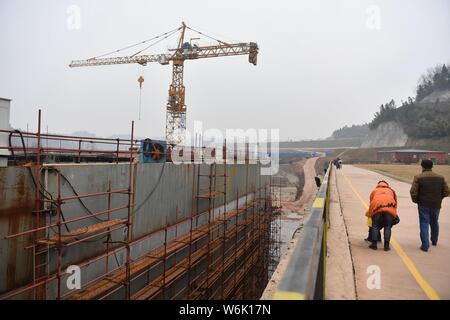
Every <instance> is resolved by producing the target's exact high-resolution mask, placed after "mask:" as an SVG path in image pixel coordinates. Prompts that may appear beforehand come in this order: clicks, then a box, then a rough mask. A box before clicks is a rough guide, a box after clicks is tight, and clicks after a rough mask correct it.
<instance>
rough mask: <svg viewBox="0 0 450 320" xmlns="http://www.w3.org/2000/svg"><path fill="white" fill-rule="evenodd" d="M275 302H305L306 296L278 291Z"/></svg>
mask: <svg viewBox="0 0 450 320" xmlns="http://www.w3.org/2000/svg"><path fill="white" fill-rule="evenodd" d="M273 298H274V300H305V295H304V294H303V293H299V292H288V291H277V292H275V295H274V296H273Z"/></svg>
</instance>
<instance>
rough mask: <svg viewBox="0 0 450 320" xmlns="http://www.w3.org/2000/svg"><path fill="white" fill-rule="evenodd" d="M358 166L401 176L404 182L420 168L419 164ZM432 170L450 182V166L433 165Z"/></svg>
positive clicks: (419, 170)
mask: <svg viewBox="0 0 450 320" xmlns="http://www.w3.org/2000/svg"><path fill="white" fill-rule="evenodd" d="M355 166H356V167H358V168H362V169H368V170H371V171H375V172H378V173H387V174H390V175H394V176H396V177H399V178H401V180H403V181H405V182H410V183H411V182H412V181H413V178H414V176H415V175H417V174H420V173H421V172H422V169H421V167H420V165H415V164H410V165H408V164H358V165H355ZM433 171H434V172H436V173H438V174H440V175H443V176H444V177H445V180H446V181H447V183H450V166H449V165H437V166H434V167H433Z"/></svg>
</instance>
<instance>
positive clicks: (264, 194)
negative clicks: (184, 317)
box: [0, 110, 281, 300]
mask: <svg viewBox="0 0 450 320" xmlns="http://www.w3.org/2000/svg"><path fill="white" fill-rule="evenodd" d="M42 135H43V134H42V133H41V111H40V110H39V115H38V130H37V133H36V134H32V133H28V132H27V133H26V136H27V137H35V138H36V139H37V147H36V148H29V149H27V151H30V150H31V151H33V150H34V151H35V152H36V163H35V165H34V168H33V169H34V171H35V173H34V175H35V177H36V178H37V181H38V183H37V185H36V190H35V211H34V213H35V219H33V221H34V222H33V228H32V229H30V230H26V231H22V232H20V233H16V234H12V235H8V236H7V238H8V239H10V240H11V239H14V238H17V237H19V236H24V235H32V236H33V239H34V245H32V246H29V247H28V248H32V249H33V257H34V258H33V261H34V263H33V265H34V266H33V269H34V271H33V282H32V283H31V284H28V285H25V286H23V287H20V288H17V289H15V290H13V291H12V292H8V293H6V294H4V295H2V296H0V300H1V299H11V298H14V297H16V296H18V295H20V294H23V293H26V292H28V291H32V292H34V297H35V299H46V288H47V285H48V284H49V283H50V282H52V281H56V283H57V294H56V299H58V300H60V299H83V298H97V299H107V298H109V297H111V296H112V295H113V294H114V293H116V292H117V291H119V290H121V289H122V288H123V289H124V291H125V298H126V299H153V298H157V297H161V296H162V298H164V299H167V298H169V299H172V298H178V297H182V298H188V299H199V298H203V299H237V298H240V299H256V298H259V295H260V294H261V293H262V291H263V289H264V286H263V284H265V282H266V281H265V280H264V279H266V280H268V279H267V277H268V275H267V273H268V270H269V263H270V261H271V260H270V257H269V255H270V254H271V252H273V250H271V249H270V246H271V245H273V243H272V242H273V237H272V235H271V234H269V233H272V232H274V229H273V228H272V227H271V222H272V221H273V219H274V215H273V213H274V212H276V210H277V208H276V207H274V206H273V203H272V199H271V198H272V196H273V187H274V186H273V184H272V179H270V182H269V183H266V184H264V185H261V180H259V186H258V188H255V187H253V188H252V191H249V185H248V181H249V167H248V163H249V160H250V154H249V147H248V144H246V151H245V153H246V155H245V160H246V162H245V163H246V173H245V175H246V176H245V192H241V193H240V192H239V189H237V192H236V206H235V208H234V209H232V210H230V211H229V210H228V209H227V201H228V197H227V191H228V175H227V158H228V156H227V149H226V141H225V143H224V149H223V153H224V166H223V168H224V169H223V174H218V173H217V166H216V165H210V166H209V168H208V169H209V173H208V174H206V175H205V174H202V173H201V165H200V164H188V165H192V166H193V179H192V192H193V194H192V196H193V198H195V199H194V201H192V208H191V209H192V210H191V214H190V216H189V217H184V218H183V219H179V214H178V207H177V208H176V219H175V223H173V224H170V223H169V221H168V219H167V217H166V224H165V226H164V228H161V229H158V230H155V231H153V232H150V233H148V234H145V235H143V236H141V237H140V238H139V239H133V235H132V225H133V208H134V198H135V190H134V189H135V185H136V163H134V153H135V152H136V151H135V148H134V147H133V146H134V142H135V141H134V122H132V124H131V139H130V140H122V142H120V141H119V139H117V140H115V142H114V143H116V144H117V149H116V150H115V151H109V153H111V154H115V155H116V159H117V162H118V159H119V153H122V154H124V153H125V151H120V152H119V146H120V145H128V146H129V150H128V151H127V152H126V153H127V154H128V157H127V158H128V160H129V176H128V188H127V189H113V187H112V185H111V181H109V182H108V188H107V190H106V191H102V192H95V193H88V194H80V195H77V196H63V195H62V191H61V172H59V171H58V170H57V171H56V173H57V174H56V178H57V179H56V181H57V197H56V199H55V200H49V199H45V198H43V197H42V191H43V190H42V184H41V182H40V179H41V170H42V167H43V164H42V161H41V157H42V155H45V154H48V152H49V151H54V150H55V148H47V149H45V148H42V146H41V137H42ZM45 137H50V138H51V139H57V138H58V136H56V135H48V134H47V135H45ZM72 138H73V139H78V140H77V141H79V149H78V150H76V152H77V155H78V159H80V157H81V155H82V154H83V152H84V150H82V149H81V145H82V143H81V141H82V138H81V137H63V140H70V139H72ZM89 139H91V140H92V138H89ZM100 140H103V141H104V142H105V143H110V144H111V143H112V140H113V139H98V141H100ZM124 141H127V142H126V143H124ZM96 143H100V142H96ZM17 150H22V151H24V150H23V148H17ZM57 150H58V151H59V152H61V153H63V152H68V151H73V150H75V149H64V148H60V149H57ZM91 151H92V150H88V152H91ZM237 152H238V151H237V148H236V149H235V154H234V157H236V155H237ZM202 177H206V178H208V179H207V180H208V188H207V192H206V193H202V191H203V190H202V188H201V178H202ZM220 178H223V183H222V185H223V191H217V183H218V182H217V181H218V179H220ZM260 179H261V178H260ZM195 189H196V190H197V193H196V194H195V193H194V192H195ZM268 191H269V192H268ZM280 192H281V189H280ZM114 194H123V195H127V196H128V197H127V199H128V200H127V204H126V205H124V206H120V207H117V208H112V207H111V202H112V196H113V195H114ZM250 194H252V195H253V197H252V200H251V201H249V199H248V197H249V195H250ZM268 194H269V195H270V199H269V198H268ZM103 196H106V197H107V209H106V210H102V211H99V212H93V213H92V215H86V216H81V217H75V218H72V219H70V220H65V219H64V217H63V215H62V210H61V207H62V206H63V204H64V203H66V202H68V201H74V200H80V199H82V198H94V197H103ZM218 197H223V208H224V209H223V213H222V214H221V212H219V214H218V216H216V214H215V209H216V198H218ZM240 197H245V204H244V205H242V206H239V200H240ZM204 200H207V201H208V207H207V210H205V211H201V212H200V210H199V208H200V205H199V204H200V201H204ZM280 200H281V194H280ZM50 203H53V204H54V205H55V206H56V222H53V223H52V221H51V219H50V221H49V222H48V223H46V221H45V215H44V214H43V213H45V212H47V211H48V210H46V209H45V207H46V206H47V205H46V204H50ZM125 209H126V210H127V218H126V220H125V221H124V222H123V223H121V224H123V226H122V225H121V226H119V227H114V225H111V226H110V225H108V226H107V227H106V230H103V229H99V230H102V231H96V232H94V233H93V234H91V235H89V236H87V237H83V238H81V239H76V240H75V241H63V238H64V236H65V234H64V232H63V227H65V226H67V225H68V224H69V223H72V222H75V221H81V220H84V219H88V218H91V217H92V216H99V215H103V216H105V215H106V217H107V221H111V220H112V215H113V214H114V213H115V212H117V211H119V210H125ZM200 217H207V222H206V223H204V224H201V225H199V218H200ZM194 220H195V223H194ZM188 221H189V223H190V229H189V231H188V233H187V234H182V235H178V226H179V225H181V224H182V223H186V222H188ZM91 226H95V225H91ZM55 227H56V230H57V232H56V239H57V241H55V244H54V245H49V244H47V245H46V247H45V249H43V250H38V249H39V247H42V245H39V241H40V240H42V239H44V240H45V239H46V237H47V238H48V237H49V236H48V233H49V231H50V228H52V230H54V228H55ZM124 227H126V228H127V229H126V241H125V242H124V244H123V245H120V246H117V247H115V248H113V247H111V244H110V243H109V241H107V244H106V251H105V252H104V253H102V254H100V255H98V256H96V257H93V258H90V259H87V260H85V261H83V262H82V263H80V264H79V267H80V268H84V267H87V266H89V265H90V264H92V263H94V262H96V261H100V260H101V259H105V269H104V273H102V274H101V275H99V276H97V277H95V278H94V279H91V280H89V281H88V282H86V283H83V285H82V288H81V289H80V290H78V291H76V292H75V294H74V293H73V292H66V293H63V292H62V290H61V281H62V277H63V276H64V275H65V274H66V273H65V272H64V271H63V270H62V268H63V252H64V250H67V248H68V247H70V246H72V245H75V244H78V243H82V242H84V241H86V240H88V239H92V238H95V237H97V236H99V235H104V234H106V235H107V236H108V237H110V235H111V232H112V231H114V230H118V229H120V228H124ZM171 228H175V237H174V238H172V239H171V240H170V241H169V239H168V231H169V229H171ZM158 232H164V243H163V245H162V246H160V247H157V248H155V249H153V250H151V251H150V252H148V253H147V254H145V255H143V256H141V257H138V258H136V259H134V260H132V259H131V246H132V245H134V244H136V243H138V242H139V241H143V240H145V239H148V238H150V237H151V236H153V235H155V234H156V233H158ZM108 239H109V238H108ZM204 240H206V244H204V245H203V246H199V243H200V242H201V241H204ZM275 245H276V241H275ZM50 250H56V253H57V260H56V272H54V273H52V274H51V273H50V268H49V258H50ZM123 250H125V252H126V261H125V264H124V265H118V266H117V267H115V268H112V267H111V266H110V265H109V257H111V256H112V255H115V254H117V252H121V251H123ZM183 251H188V255H187V257H184V258H180V259H178V255H179V254H180V253H181V252H183ZM41 254H45V256H43V257H41V258H38V257H39V255H41ZM171 257H174V260H175V261H174V263H172V264H171V265H168V264H167V261H168V260H169V259H170V258H171ZM202 261H206V268H204V270H203V271H201V272H199V273H198V274H195V275H194V274H193V271H194V269H198V266H199V264H200V263H201V262H202ZM161 265H162V268H163V271H162V274H161V275H159V276H156V278H155V279H150V278H149V277H150V275H149V273H150V271H151V270H153V269H154V268H156V267H158V266H161ZM43 266H46V270H45V272H38V271H39V268H42V267H43ZM142 276H146V278H147V281H146V284H145V285H144V287H143V288H141V289H139V290H138V291H137V292H134V293H132V292H131V289H130V285H131V283H132V282H133V281H134V280H136V279H138V278H140V277H142ZM182 277H186V278H187V284H186V286H185V287H183V288H182V289H181V290H179V291H178V292H176V293H175V294H172V295H171V296H168V289H169V288H170V286H171V285H172V284H174V283H175V282H176V281H177V280H179V279H181V278H182ZM230 278H232V280H231V281H230ZM105 279H111V280H106V281H105ZM261 279H262V281H261ZM116 280H117V282H116V283H113V282H111V281H116ZM102 281H103V282H102ZM183 293H184V294H183Z"/></svg>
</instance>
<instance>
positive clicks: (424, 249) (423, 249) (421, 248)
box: [420, 246, 428, 252]
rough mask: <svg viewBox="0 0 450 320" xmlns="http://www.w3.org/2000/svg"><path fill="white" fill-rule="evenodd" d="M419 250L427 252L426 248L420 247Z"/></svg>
mask: <svg viewBox="0 0 450 320" xmlns="http://www.w3.org/2000/svg"><path fill="white" fill-rule="evenodd" d="M420 250H422V251H423V252H428V248H426V247H424V246H420Z"/></svg>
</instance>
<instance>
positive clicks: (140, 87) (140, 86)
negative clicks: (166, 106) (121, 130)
mask: <svg viewBox="0 0 450 320" xmlns="http://www.w3.org/2000/svg"><path fill="white" fill-rule="evenodd" d="M138 82H139V120H141V104H142V84H143V83H144V77H143V76H139V78H138Z"/></svg>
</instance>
